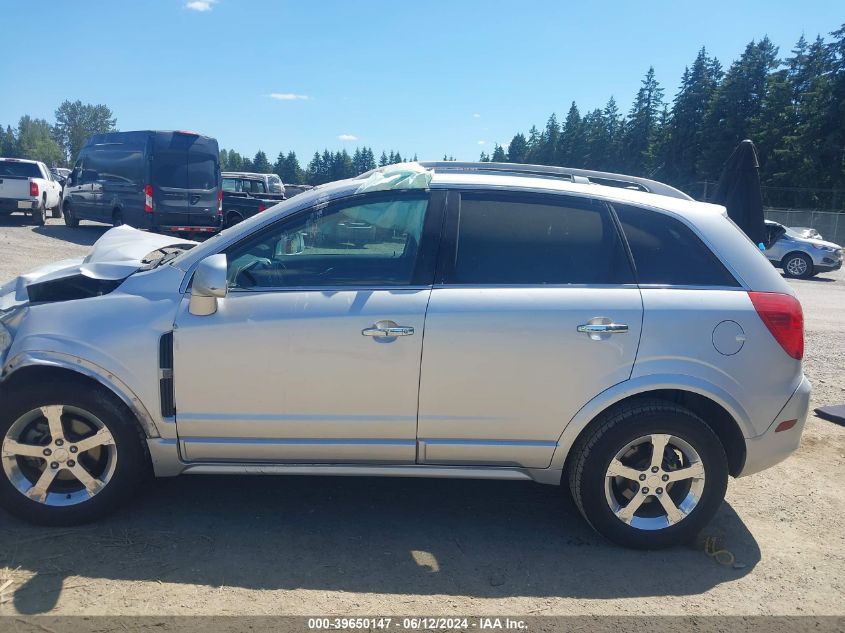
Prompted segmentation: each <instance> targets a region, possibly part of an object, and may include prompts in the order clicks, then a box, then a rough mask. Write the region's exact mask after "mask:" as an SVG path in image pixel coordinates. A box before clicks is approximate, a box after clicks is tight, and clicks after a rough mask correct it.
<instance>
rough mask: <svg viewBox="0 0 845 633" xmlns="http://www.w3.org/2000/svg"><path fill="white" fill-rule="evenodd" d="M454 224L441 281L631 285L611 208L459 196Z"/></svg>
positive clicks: (560, 200) (545, 199) (520, 197)
mask: <svg viewBox="0 0 845 633" xmlns="http://www.w3.org/2000/svg"><path fill="white" fill-rule="evenodd" d="M457 224H458V226H457V241H456V244H455V251H454V260H453V261H452V262H450V263H451V266H448V267H450V268H451V270H447V273H446V283H453V284H468V285H511V284H519V285H538V284H624V283H633V274H632V271H631V267H630V262H629V260H628V257H627V254H626V253H625V249H624V247H623V245H622V240H621V238H620V237H619V233H618V231H617V229H616V226H615V225H614V222H613V219H612V216H611V214H610V211H609V210H608V209H607V207H605V206H604V205H603V204H600V203H596V202H593V201H591V200H589V199H581V198H570V197H565V196H540V195H530V194H494V193H464V194H462V196H461V205H460V212H459V216H458V222H457Z"/></svg>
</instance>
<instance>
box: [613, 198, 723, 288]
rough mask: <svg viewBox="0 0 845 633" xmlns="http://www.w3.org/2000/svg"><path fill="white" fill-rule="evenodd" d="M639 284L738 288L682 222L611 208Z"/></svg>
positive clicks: (642, 211) (628, 208)
mask: <svg viewBox="0 0 845 633" xmlns="http://www.w3.org/2000/svg"><path fill="white" fill-rule="evenodd" d="M613 208H614V209H615V211H616V214H617V216H618V217H619V221H620V223H621V224H622V230H623V232H624V233H625V237H626V238H627V240H628V245H629V246H630V248H631V253H632V255H633V256H634V263H635V265H636V269H637V279H638V281H639V283H640V284H651V285H671V286H731V287H733V286H739V283H738V282H737V280H736V279H734V277H733V275H731V273H730V272H728V270H727V268H725V266H724V264H722V262H721V261H719V259H718V258H717V257H716V256H715V255H714V254H713V253H712V252H711V251H710V249H709V248H708V247H707V246H706V245H705V244H704V242H702V241H701V239H700V238H699V237H698V236H697V235H696V234H695V233H693V231H692V230H691V229H690V228H689V227H687V226H686V225H685V224H684V223H683V222H681V221H680V220H677V219H675V218H673V217H671V216H669V215H666V214H665V213H660V212H657V211H652V210H650V209H644V208H641V207H636V206H633V205H626V204H614V205H613Z"/></svg>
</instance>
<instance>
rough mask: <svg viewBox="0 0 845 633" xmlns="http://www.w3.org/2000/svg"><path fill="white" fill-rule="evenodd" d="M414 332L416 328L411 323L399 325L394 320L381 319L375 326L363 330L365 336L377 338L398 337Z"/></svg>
mask: <svg viewBox="0 0 845 633" xmlns="http://www.w3.org/2000/svg"><path fill="white" fill-rule="evenodd" d="M413 333H414V328H412V327H411V326H409V325H397V324H396V323H394V322H393V321H379V322H378V323H374V324H373V327H367V328H364V329H363V330H361V334H363V335H364V336H373V337H375V338H396V337H397V336H411V335H412V334H413Z"/></svg>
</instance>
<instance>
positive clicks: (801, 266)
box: [786, 257, 807, 277]
mask: <svg viewBox="0 0 845 633" xmlns="http://www.w3.org/2000/svg"><path fill="white" fill-rule="evenodd" d="M786 270H787V272H788V273H789V274H790V275H793V276H795V277H800V276H801V275H804V274H806V273H807V261H806V260H805V259H804V258H803V257H793V258H791V259H790V260H789V261H788V262H786Z"/></svg>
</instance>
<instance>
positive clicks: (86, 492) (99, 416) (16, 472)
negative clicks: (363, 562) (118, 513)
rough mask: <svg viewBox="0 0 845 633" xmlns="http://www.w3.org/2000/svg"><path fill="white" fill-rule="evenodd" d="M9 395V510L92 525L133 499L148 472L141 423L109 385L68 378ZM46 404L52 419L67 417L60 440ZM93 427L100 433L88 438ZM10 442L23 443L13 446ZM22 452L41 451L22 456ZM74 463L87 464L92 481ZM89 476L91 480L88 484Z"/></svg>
mask: <svg viewBox="0 0 845 633" xmlns="http://www.w3.org/2000/svg"><path fill="white" fill-rule="evenodd" d="M3 395H4V400H5V402H4V407H3V409H2V410H0V441H2V442H3V454H2V457H0V506H2V507H3V508H5V509H6V510H7V511H8V512H9V513H10V514H13V515H15V516H16V517H19V518H21V519H23V520H25V521H29V522H31V523H36V524H38V525H50V526H57V525H78V524H80V523H87V522H89V521H93V520H95V519H97V518H100V517H102V516H104V515H106V514H108V513H110V512H112V511H113V510H114V509H115V508H117V507H118V506H119V505H120V504H121V503H123V502H125V501H127V500H128V499H130V498H131V497H132V495H133V493H134V491H135V488H136V486H137V485H138V483H139V482H140V481H141V480H143V479H144V478H145V477H146V476H147V475H148V474H149V472H150V467H149V458H148V454H147V449H146V445H145V442H144V436H143V434H142V432H141V429H140V427H139V426H138V424H137V423H136V421H135V419H134V417H133V415H132V413H131V412H130V411H129V409H128V408H127V407H126V406H125V405H124V404H123V403H122V402H121V401H120V400H119V399H118V398H117V397H116V396H115V395H114V394H112V393H111V392H109V391H107V390H106V389H104V388H101V387H95V388H92V387H91V385H90V384H88V383H85V384H82V383H80V382H76V381H68V382H58V383H52V384H51V385H50V386H48V387H45V385H42V384H37V385H25V386H22V387H20V388H16V389H15V390H14V391H12V392H8V393H5V394H3ZM40 407H47V409H46V411H51V412H53V414H51V417H52V418H53V419H54V420H61V425H62V431H61V432H63V433H64V436H65V437H64V438H63V440H62V441H61V442H57V440H56V439H55V438H54V436H53V434H52V433H51V432H50V424H49V422H48V417H47V415H46V413H45V412H44V411H45V410H40ZM56 411H58V412H60V415H57V414H55V412H56ZM86 416H87V417H86ZM92 420H93V421H92ZM97 424H99V425H101V426H98V425H97ZM95 429H98V430H97V431H96V433H97V437H96V438H93V439H89V438H90V437H91V435H93V434H94V433H95ZM101 434H102V435H101ZM103 438H108V439H107V440H106V441H105V442H104V443H102V444H101V445H97V446H94V447H93V448H90V449H88V448H84V445H83V444H81V442H83V441H86V440H88V441H89V442H92V443H96V442H100V441H101V440H102V439H103ZM10 440H15V441H20V444H17V445H13V444H11V443H10ZM95 440H96V442H95ZM22 445H23V446H22ZM74 448H76V449H77V450H76V451H74ZM45 450H46V451H49V452H45ZM18 451H23V452H26V451H35V452H36V453H37V451H41V454H40V455H34V456H21V455H20V454H18ZM74 458H76V459H78V460H79V461H76V459H74ZM51 460H52V461H51ZM76 468H82V469H83V470H84V472H85V473H87V477H90V478H91V479H87V477H83V478H78V477H77V476H76V474H75V473H77V472H79V471H78V470H72V469H76ZM48 470H49V471H50V473H49V475H50V476H52V477H54V478H53V479H52V480H51V482H50V483H49V485H48V486H47V487H46V488H45V489H44V493H43V497H41V495H40V494H39V493H38V487H37V486H36V485H35V484H36V483H37V482H39V481H40V480H41V478H43V477H45V473H46V471H48ZM83 479H87V481H88V484H83V483H82V481H83ZM92 491H93V493H92ZM27 493H29V494H30V495H31V496H27ZM32 496H34V498H32ZM60 503H61V504H67V505H60Z"/></svg>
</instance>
